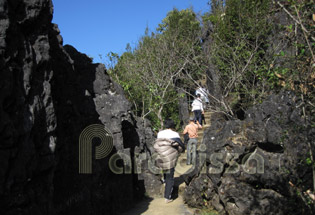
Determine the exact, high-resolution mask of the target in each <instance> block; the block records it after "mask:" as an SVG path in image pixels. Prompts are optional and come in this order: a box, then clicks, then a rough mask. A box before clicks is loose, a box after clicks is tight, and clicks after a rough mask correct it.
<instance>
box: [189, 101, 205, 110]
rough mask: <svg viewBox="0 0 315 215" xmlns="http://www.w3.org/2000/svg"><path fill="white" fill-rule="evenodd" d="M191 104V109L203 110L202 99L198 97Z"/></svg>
mask: <svg viewBox="0 0 315 215" xmlns="http://www.w3.org/2000/svg"><path fill="white" fill-rule="evenodd" d="M191 106H192V110H191V111H194V110H201V111H203V105H202V101H201V100H200V99H198V98H197V99H195V100H194V101H193V103H192V104H191Z"/></svg>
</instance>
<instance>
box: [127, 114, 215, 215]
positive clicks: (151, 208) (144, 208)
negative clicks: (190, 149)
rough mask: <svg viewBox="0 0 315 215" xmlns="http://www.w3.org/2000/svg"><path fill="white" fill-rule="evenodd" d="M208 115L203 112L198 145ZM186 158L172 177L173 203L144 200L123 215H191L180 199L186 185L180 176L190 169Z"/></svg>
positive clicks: (158, 199)
mask: <svg viewBox="0 0 315 215" xmlns="http://www.w3.org/2000/svg"><path fill="white" fill-rule="evenodd" d="M210 114H211V113H210V112H205V119H206V124H204V125H203V128H202V129H200V130H199V131H198V145H200V144H201V143H202V140H203V132H204V130H205V129H207V128H208V127H210ZM182 139H183V138H182ZM197 148H198V147H197ZM186 157H187V155H186V152H185V153H182V154H181V155H180V157H179V158H178V161H177V165H176V168H175V175H174V177H175V185H174V190H173V194H175V198H174V201H173V202H171V203H168V204H166V203H165V201H164V198H162V197H155V198H153V199H145V200H143V201H141V202H139V203H138V204H136V205H135V207H134V208H133V209H132V210H130V211H128V212H125V213H124V214H123V215H193V214H194V213H195V210H194V209H192V208H189V207H188V206H187V205H186V204H185V203H184V201H183V197H182V193H183V191H184V189H185V186H186V184H185V183H184V180H183V179H182V178H181V175H183V174H184V173H185V172H187V171H188V170H189V169H190V168H191V167H192V166H191V165H189V166H187V165H186Z"/></svg>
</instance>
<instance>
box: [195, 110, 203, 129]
mask: <svg viewBox="0 0 315 215" xmlns="http://www.w3.org/2000/svg"><path fill="white" fill-rule="evenodd" d="M194 114H195V120H197V121H198V122H199V124H200V125H202V117H201V110H194Z"/></svg>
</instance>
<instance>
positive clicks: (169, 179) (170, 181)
mask: <svg viewBox="0 0 315 215" xmlns="http://www.w3.org/2000/svg"><path fill="white" fill-rule="evenodd" d="M174 172H175V167H173V168H172V169H169V170H167V172H166V173H164V179H165V192H164V198H166V199H171V196H172V191H173V186H174Z"/></svg>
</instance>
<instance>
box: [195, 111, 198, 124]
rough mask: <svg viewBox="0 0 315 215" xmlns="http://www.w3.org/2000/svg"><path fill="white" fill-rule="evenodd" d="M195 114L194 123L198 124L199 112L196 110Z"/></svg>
mask: <svg viewBox="0 0 315 215" xmlns="http://www.w3.org/2000/svg"><path fill="white" fill-rule="evenodd" d="M194 114H195V118H194V122H196V121H197V120H198V110H194Z"/></svg>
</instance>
